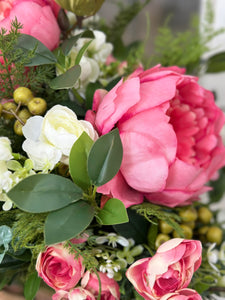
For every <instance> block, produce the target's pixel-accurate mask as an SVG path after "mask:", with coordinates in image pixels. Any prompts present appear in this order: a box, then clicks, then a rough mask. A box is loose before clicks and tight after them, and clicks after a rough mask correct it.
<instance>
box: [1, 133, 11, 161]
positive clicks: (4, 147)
mask: <svg viewBox="0 0 225 300" xmlns="http://www.w3.org/2000/svg"><path fill="white" fill-rule="evenodd" d="M11 158H13V156H12V148H11V142H10V140H9V139H8V138H7V137H0V160H5V161H7V160H10V159H11Z"/></svg>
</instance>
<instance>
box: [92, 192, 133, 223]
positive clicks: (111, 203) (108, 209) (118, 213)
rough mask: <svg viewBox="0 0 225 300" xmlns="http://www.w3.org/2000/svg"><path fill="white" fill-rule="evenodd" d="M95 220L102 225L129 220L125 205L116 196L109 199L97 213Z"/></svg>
mask: <svg viewBox="0 0 225 300" xmlns="http://www.w3.org/2000/svg"><path fill="white" fill-rule="evenodd" d="M97 220H98V221H99V223H100V224H102V225H114V224H121V223H126V222H128V221H129V219H128V215H127V210H126V207H125V206H124V204H123V202H122V201H120V200H119V199H116V198H111V199H109V200H108V201H107V202H106V204H105V205H104V207H103V209H102V210H101V211H100V212H99V213H98V215H97Z"/></svg>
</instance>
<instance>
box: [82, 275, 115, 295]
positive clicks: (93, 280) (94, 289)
mask: <svg viewBox="0 0 225 300" xmlns="http://www.w3.org/2000/svg"><path fill="white" fill-rule="evenodd" d="M98 274H99V277H100V280H101V300H119V299H120V292H119V285H118V283H117V282H116V281H115V280H114V279H112V278H109V277H108V276H107V275H106V274H105V273H102V272H98ZM81 286H82V287H83V288H85V289H87V290H88V291H90V292H91V293H92V294H93V295H94V296H95V297H97V296H98V293H99V283H98V278H97V276H96V275H95V274H94V273H90V272H89V271H87V272H86V273H85V274H84V276H83V278H82V280H81Z"/></svg>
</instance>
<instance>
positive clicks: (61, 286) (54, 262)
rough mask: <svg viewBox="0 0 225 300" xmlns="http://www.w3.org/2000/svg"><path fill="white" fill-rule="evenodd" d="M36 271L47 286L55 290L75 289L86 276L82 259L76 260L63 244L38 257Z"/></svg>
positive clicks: (47, 250)
mask: <svg viewBox="0 0 225 300" xmlns="http://www.w3.org/2000/svg"><path fill="white" fill-rule="evenodd" d="M36 270H37V272H38V275H39V277H41V278H42V279H43V280H44V281H45V283H47V285H49V286H50V287H52V288H53V289H54V290H56V291H57V290H65V291H68V290H69V289H71V288H73V287H75V285H76V284H77V283H78V282H79V280H80V279H81V277H82V276H83V274H84V266H83V265H82V258H81V257H78V258H77V259H76V258H75V255H73V254H70V253H69V250H68V249H66V248H64V247H63V245H62V244H57V245H54V246H50V247H48V248H47V249H46V251H45V252H41V253H39V255H38V258H37V262H36Z"/></svg>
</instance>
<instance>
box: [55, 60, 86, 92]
mask: <svg viewBox="0 0 225 300" xmlns="http://www.w3.org/2000/svg"><path fill="white" fill-rule="evenodd" d="M80 73H81V67H80V66H79V65H75V66H73V67H72V68H70V69H69V70H68V71H66V72H65V73H63V74H61V75H59V76H57V77H56V78H54V79H52V81H51V82H50V84H49V86H50V88H52V89H54V90H60V89H70V88H72V87H74V85H75V83H76V81H77V80H78V78H79V77H80Z"/></svg>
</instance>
